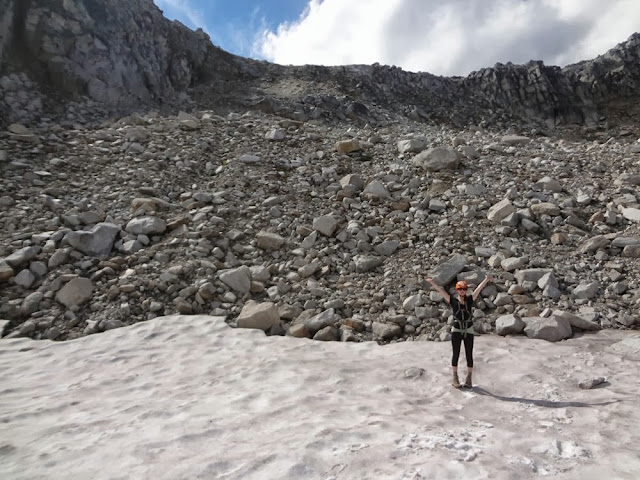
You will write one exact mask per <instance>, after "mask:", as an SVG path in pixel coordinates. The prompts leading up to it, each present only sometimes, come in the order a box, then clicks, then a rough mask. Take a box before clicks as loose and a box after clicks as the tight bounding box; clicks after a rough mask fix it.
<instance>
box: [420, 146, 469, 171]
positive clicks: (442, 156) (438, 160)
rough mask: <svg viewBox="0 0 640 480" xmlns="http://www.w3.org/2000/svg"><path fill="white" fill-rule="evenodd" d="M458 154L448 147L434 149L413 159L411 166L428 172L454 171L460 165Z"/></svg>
mask: <svg viewBox="0 0 640 480" xmlns="http://www.w3.org/2000/svg"><path fill="white" fill-rule="evenodd" d="M460 158H461V156H460V154H459V153H458V152H457V151H456V150H454V149H453V148H450V147H436V148H430V149H429V150H425V151H424V152H421V153H419V154H418V155H416V156H415V157H413V164H414V165H416V166H417V167H422V168H423V169H425V170H426V171H428V172H439V171H440V170H455V169H456V168H458V165H459V164H460Z"/></svg>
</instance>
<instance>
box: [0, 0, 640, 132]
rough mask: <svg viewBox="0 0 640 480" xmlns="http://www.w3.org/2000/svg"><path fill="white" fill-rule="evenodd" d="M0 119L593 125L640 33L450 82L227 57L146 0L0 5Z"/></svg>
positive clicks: (385, 70)
mask: <svg viewBox="0 0 640 480" xmlns="http://www.w3.org/2000/svg"><path fill="white" fill-rule="evenodd" d="M5 3H6V8H3V10H2V13H0V27H1V28H0V95H2V97H3V98H4V100H5V101H4V102H3V104H2V105H1V106H0V123H1V124H5V125H6V124H8V123H11V122H14V121H19V122H21V123H24V124H27V125H37V124H38V123H40V124H43V123H46V122H47V121H48V120H49V119H50V118H55V119H56V120H59V119H66V120H68V121H70V122H76V123H91V122H92V121H95V120H96V119H103V118H104V117H105V116H107V115H110V114H121V115H122V114H129V113H132V112H134V111H137V112H144V111H149V110H159V111H161V112H165V113H168V112H172V113H175V112H177V110H178V109H180V108H181V109H193V108H195V106H196V105H198V106H199V107H200V108H211V109H216V110H217V111H219V112H220V113H228V111H231V110H234V109H237V108H239V107H242V108H248V107H251V108H255V109H259V110H262V111H264V112H265V113H276V114H278V115H279V116H282V117H286V118H289V119H292V120H295V121H306V120H308V119H310V118H311V119H335V120H347V119H352V120H359V121H362V122H366V123H371V124H373V123H376V122H377V123H381V122H384V121H387V120H388V119H389V116H390V115H396V116H403V117H408V118H410V119H412V120H415V121H421V122H432V123H438V122H445V123H449V124H453V125H457V126H463V125H468V124H471V123H475V124H479V123H482V122H484V125H495V126H497V127H504V126H506V125H508V124H509V123H512V122H527V123H537V124H540V125H542V126H543V127H544V126H555V125H557V124H562V123H595V122H597V121H598V119H599V116H600V115H601V114H602V112H603V111H604V108H605V106H603V105H602V103H603V102H615V101H616V100H619V99H621V98H628V97H632V96H636V95H637V92H638V86H639V85H640V67H638V65H640V52H639V45H640V37H639V36H638V35H637V34H636V35H633V36H632V37H631V38H629V40H628V41H627V42H624V43H622V44H620V45H618V46H617V47H615V48H613V49H612V50H611V51H609V52H608V53H606V54H605V55H602V56H600V57H598V58H596V59H594V60H590V61H586V62H581V63H579V64H576V65H572V66H569V67H566V68H564V69H561V68H559V67H553V66H545V65H543V64H542V62H529V63H528V64H526V65H512V64H506V65H501V64H498V65H496V66H494V67H493V68H485V69H482V70H480V71H477V72H473V73H472V74H470V75H469V76H468V77H465V78H461V77H453V78H445V77H438V76H435V75H431V74H429V73H412V72H406V71H403V70H402V69H400V68H397V67H389V66H382V65H378V64H375V65H350V66H344V67H319V66H303V67H292V66H288V67H285V66H280V65H273V64H269V63H268V62H258V61H254V60H250V59H246V58H241V57H237V56H234V55H231V54H228V53H226V52H224V51H222V50H221V49H219V48H217V47H215V46H213V45H212V44H211V42H210V41H209V38H208V36H207V35H206V34H205V33H204V32H202V31H201V30H198V31H196V32H193V31H190V30H189V29H188V28H186V27H185V26H184V25H182V24H180V23H179V22H176V21H169V20H167V19H165V18H164V17H163V16H162V12H161V11H160V10H159V9H158V8H157V7H156V6H155V5H154V4H153V3H152V1H151V0H68V1H65V2H45V1H44V0H5Z"/></svg>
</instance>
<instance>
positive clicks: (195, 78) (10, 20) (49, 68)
mask: <svg viewBox="0 0 640 480" xmlns="http://www.w3.org/2000/svg"><path fill="white" fill-rule="evenodd" d="M1 15H2V16H1V17H0V25H2V26H3V28H2V29H0V30H1V32H2V33H0V34H2V37H0V65H1V67H2V68H1V72H2V76H1V78H0V93H1V94H2V96H3V98H4V99H5V102H4V103H5V105H4V111H3V112H2V113H3V115H4V116H5V120H6V121H13V120H32V119H33V118H37V117H38V116H39V115H40V114H41V113H42V112H43V111H51V110H53V111H55V110H56V109H55V107H57V106H60V105H65V104H67V103H68V102H70V101H81V100H83V99H89V100H91V101H92V103H91V104H90V105H91V106H92V107H98V108H99V111H100V110H102V111H104V112H105V113H111V112H131V111H136V110H149V109H153V110H155V109H163V108H169V109H171V108H176V107H180V106H185V105H186V104H187V103H188V97H187V95H186V92H187V89H188V88H189V87H191V86H192V85H194V84H195V83H198V82H207V85H208V86H209V88H211V89H213V90H216V86H217V85H222V84H224V82H225V79H226V80H228V79H230V78H233V79H237V78H239V77H240V76H241V75H242V73H241V68H242V63H240V62H237V59H236V57H234V56H232V55H229V54H227V53H226V52H223V51H222V50H220V49H219V48H216V47H214V46H213V45H212V44H211V42H210V41H209V37H208V36H207V35H206V34H205V33H204V32H203V31H202V30H198V31H196V32H193V31H191V30H189V29H188V28H187V27H185V26H184V25H182V24H181V23H179V22H176V21H174V22H171V21H169V20H167V19H165V18H164V17H163V16H162V12H161V11H160V10H159V9H158V8H157V7H156V6H155V5H154V4H153V2H151V1H150V0H68V1H65V2H44V1H40V0H8V5H7V8H5V9H4V10H3V13H2V14H1ZM236 87H237V86H236ZM100 107H101V108H100ZM81 113H83V112H78V116H79V117H82V115H81ZM16 117H17V118H16ZM20 117H23V118H20Z"/></svg>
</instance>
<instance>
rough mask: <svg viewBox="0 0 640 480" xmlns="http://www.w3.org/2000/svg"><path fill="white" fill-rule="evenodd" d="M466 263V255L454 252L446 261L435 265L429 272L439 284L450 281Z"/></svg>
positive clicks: (445, 283) (443, 284) (442, 284)
mask: <svg viewBox="0 0 640 480" xmlns="http://www.w3.org/2000/svg"><path fill="white" fill-rule="evenodd" d="M467 264H468V261H467V257H465V256H464V255H461V254H459V253H456V254H454V255H452V256H451V257H450V258H449V259H447V260H446V261H444V262H442V263H440V264H439V265H437V266H436V267H435V268H434V269H433V271H432V272H431V278H433V281H434V282H435V283H437V284H438V285H440V286H445V285H448V284H449V283H451V281H453V279H454V278H456V275H458V273H460V272H461V271H462V270H463V269H464V267H466V266H467Z"/></svg>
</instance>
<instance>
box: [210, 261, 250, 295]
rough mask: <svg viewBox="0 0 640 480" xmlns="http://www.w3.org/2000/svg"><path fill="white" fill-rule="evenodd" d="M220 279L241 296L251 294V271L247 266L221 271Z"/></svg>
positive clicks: (219, 273)
mask: <svg viewBox="0 0 640 480" xmlns="http://www.w3.org/2000/svg"><path fill="white" fill-rule="evenodd" d="M218 278H220V280H221V281H222V282H224V283H225V284H226V285H227V286H229V287H231V288H232V289H233V290H234V291H236V292H238V293H239V294H241V295H244V294H245V293H249V290H250V289H251V269H250V268H249V267H247V266H244V265H243V266H242V267H238V268H231V269H227V270H221V271H219V272H218Z"/></svg>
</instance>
